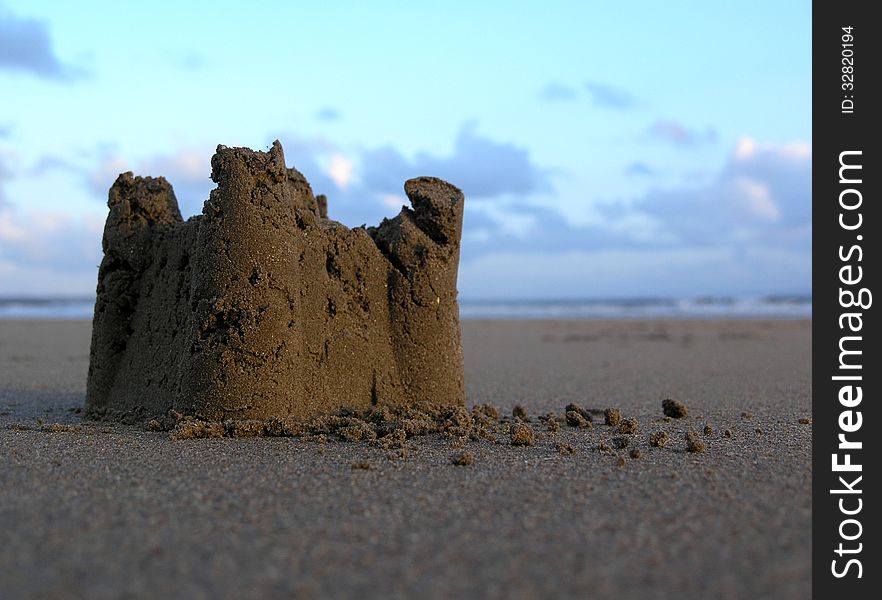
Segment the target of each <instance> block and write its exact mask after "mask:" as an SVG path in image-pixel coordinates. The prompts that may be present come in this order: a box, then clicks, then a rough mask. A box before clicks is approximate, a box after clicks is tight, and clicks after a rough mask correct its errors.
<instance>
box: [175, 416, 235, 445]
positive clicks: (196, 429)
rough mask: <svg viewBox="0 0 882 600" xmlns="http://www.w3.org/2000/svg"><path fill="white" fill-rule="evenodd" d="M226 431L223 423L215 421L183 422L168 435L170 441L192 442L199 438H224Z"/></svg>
mask: <svg viewBox="0 0 882 600" xmlns="http://www.w3.org/2000/svg"><path fill="white" fill-rule="evenodd" d="M225 433H226V429H225V428H224V425H223V423H218V422H216V421H196V420H185V421H181V422H179V423H178V424H177V425H176V426H175V428H174V429H173V430H172V431H171V433H170V434H169V435H168V437H169V439H172V440H193V439H201V438H219V437H224V434H225Z"/></svg>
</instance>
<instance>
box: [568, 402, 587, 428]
mask: <svg viewBox="0 0 882 600" xmlns="http://www.w3.org/2000/svg"><path fill="white" fill-rule="evenodd" d="M564 411H565V412H564V418H565V419H566V422H567V425H569V426H571V427H578V428H580V429H587V428H589V427H592V426H593V422H592V421H593V419H592V417H591V413H590V412H588V411H587V410H585V409H584V408H582V407H581V406H579V405H578V404H567V406H566V408H565V409H564Z"/></svg>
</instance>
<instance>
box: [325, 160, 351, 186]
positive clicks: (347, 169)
mask: <svg viewBox="0 0 882 600" xmlns="http://www.w3.org/2000/svg"><path fill="white" fill-rule="evenodd" d="M354 169H355V165H354V163H353V162H352V161H351V160H349V159H348V158H346V157H345V156H343V155H342V154H334V155H332V156H331V161H330V163H329V164H328V168H327V169H326V170H325V172H326V173H327V174H328V177H330V178H331V180H333V182H334V183H336V184H337V187H339V188H340V189H346V188H347V187H348V186H349V184H350V183H351V182H352V173H353V171H354Z"/></svg>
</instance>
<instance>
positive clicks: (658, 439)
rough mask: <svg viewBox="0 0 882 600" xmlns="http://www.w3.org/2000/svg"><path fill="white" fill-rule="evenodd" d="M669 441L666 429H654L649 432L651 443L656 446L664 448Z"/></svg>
mask: <svg viewBox="0 0 882 600" xmlns="http://www.w3.org/2000/svg"><path fill="white" fill-rule="evenodd" d="M667 443H668V434H667V433H665V432H664V431H653V432H652V433H650V434H649V445H650V446H653V447H655V448H664V447H665V446H666V445H667Z"/></svg>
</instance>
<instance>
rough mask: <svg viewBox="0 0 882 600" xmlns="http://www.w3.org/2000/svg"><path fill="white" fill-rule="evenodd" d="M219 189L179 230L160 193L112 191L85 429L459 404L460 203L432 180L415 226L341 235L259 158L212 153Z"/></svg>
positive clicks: (410, 218)
mask: <svg viewBox="0 0 882 600" xmlns="http://www.w3.org/2000/svg"><path fill="white" fill-rule="evenodd" d="M211 167H212V173H211V177H212V179H213V180H214V181H215V183H217V188H216V189H215V190H214V191H212V192H211V195H210V197H209V199H208V200H207V201H206V202H205V206H204V209H203V214H201V215H199V216H195V217H192V218H190V219H189V220H187V221H183V220H182V218H181V214H180V211H179V210H178V205H177V200H176V199H175V195H174V192H173V190H172V187H171V186H170V185H169V184H168V182H167V181H166V180H165V179H164V178H162V177H160V178H151V177H134V176H133V175H132V174H131V173H125V174H122V175H120V176H119V178H118V179H117V180H116V182H115V183H114V184H113V187H112V188H111V189H110V194H109V199H108V205H109V207H110V214H109V216H108V218H107V223H106V225H105V229H104V240H103V248H104V259H103V261H102V263H101V268H100V270H99V273H98V298H97V303H96V305H95V318H94V322H93V331H92V347H91V355H90V364H89V378H88V388H87V404H86V407H87V411H88V412H89V413H90V414H91V415H93V416H104V417H110V418H123V417H125V416H127V415H128V416H135V417H137V418H151V417H155V416H161V415H164V414H166V413H167V412H168V411H169V410H175V411H177V412H180V413H182V414H187V415H194V416H197V417H200V418H204V419H210V420H220V419H227V418H232V419H264V418H267V417H271V416H278V417H288V416H292V417H308V416H311V415H315V414H320V413H325V412H330V411H334V410H338V409H340V408H344V407H348V408H353V409H366V408H369V407H370V406H371V405H378V404H379V405H383V404H385V405H403V404H407V405H414V406H419V405H428V404H441V405H462V404H464V401H465V392H464V385H463V364H462V350H461V347H460V329H459V312H458V306H457V300H456V295H457V292H456V277H457V268H458V263H459V244H460V235H461V231H462V215H463V195H462V193H461V192H460V191H459V190H458V189H457V188H456V187H454V186H452V185H450V184H448V183H446V182H444V181H441V180H440V179H435V178H431V177H421V178H417V179H411V180H409V181H407V182H406V183H405V185H404V189H405V192H406V194H407V197H408V198H409V199H410V202H411V204H412V208H407V207H405V208H403V209H402V210H401V212H400V214H399V215H398V216H396V217H395V218H394V219H391V220H390V219H384V220H383V222H382V223H381V224H380V226H379V227H369V228H364V227H357V228H353V229H349V228H347V227H345V226H344V225H342V224H340V223H338V222H336V221H333V220H330V219H328V218H327V209H326V201H325V199H324V198H323V197H319V198H318V199H316V197H315V196H314V195H313V193H312V190H311V188H310V186H309V183H308V182H307V181H306V179H305V178H304V177H303V175H302V174H300V173H299V172H298V171H297V170H295V169H289V168H287V167H286V166H285V159H284V155H283V152H282V147H281V145H280V144H279V142H278V141H277V142H275V143H274V144H273V146H272V148H271V149H270V150H269V152H256V151H252V150H249V149H245V148H226V147H224V146H219V147H218V149H217V153H216V154H215V155H214V157H213V158H212V161H211Z"/></svg>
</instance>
